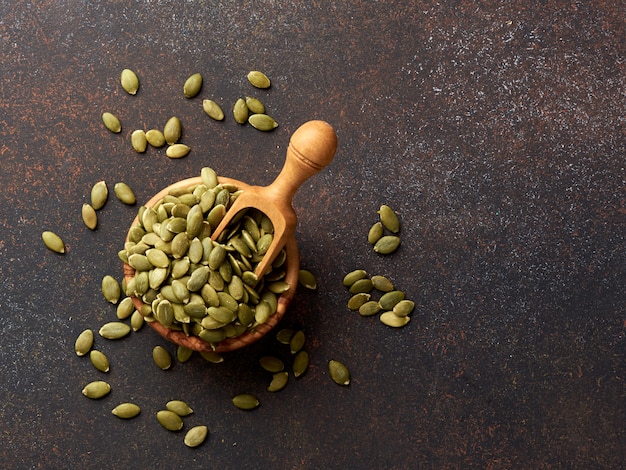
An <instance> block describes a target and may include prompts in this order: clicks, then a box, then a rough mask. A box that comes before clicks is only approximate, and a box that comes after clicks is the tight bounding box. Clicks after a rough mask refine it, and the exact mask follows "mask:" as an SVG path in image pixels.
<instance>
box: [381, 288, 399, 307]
mask: <svg viewBox="0 0 626 470" xmlns="http://www.w3.org/2000/svg"><path fill="white" fill-rule="evenodd" d="M401 300H404V292H402V291H400V290H394V291H391V292H387V293H386V294H383V295H382V296H381V297H380V299H378V304H379V305H380V308H381V309H383V310H391V309H393V307H394V306H395V305H396V304H397V303H398V302H400V301H401Z"/></svg>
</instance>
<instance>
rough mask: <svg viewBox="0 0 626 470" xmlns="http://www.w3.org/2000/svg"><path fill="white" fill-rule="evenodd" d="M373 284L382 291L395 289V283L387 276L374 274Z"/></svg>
mask: <svg viewBox="0 0 626 470" xmlns="http://www.w3.org/2000/svg"><path fill="white" fill-rule="evenodd" d="M372 284H373V285H374V289H376V290H378V291H380V292H391V291H392V290H393V283H392V282H391V281H390V280H389V279H387V278H386V277H385V276H372Z"/></svg>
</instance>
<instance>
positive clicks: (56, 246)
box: [41, 230, 65, 253]
mask: <svg viewBox="0 0 626 470" xmlns="http://www.w3.org/2000/svg"><path fill="white" fill-rule="evenodd" d="M41 239H42V240H43V243H44V245H46V247H47V248H48V249H49V250H52V251H54V252H55V253H65V243H63V240H62V239H61V237H59V236H58V235H57V234H56V233H54V232H51V231H49V230H46V231H45V232H43V233H42V234H41Z"/></svg>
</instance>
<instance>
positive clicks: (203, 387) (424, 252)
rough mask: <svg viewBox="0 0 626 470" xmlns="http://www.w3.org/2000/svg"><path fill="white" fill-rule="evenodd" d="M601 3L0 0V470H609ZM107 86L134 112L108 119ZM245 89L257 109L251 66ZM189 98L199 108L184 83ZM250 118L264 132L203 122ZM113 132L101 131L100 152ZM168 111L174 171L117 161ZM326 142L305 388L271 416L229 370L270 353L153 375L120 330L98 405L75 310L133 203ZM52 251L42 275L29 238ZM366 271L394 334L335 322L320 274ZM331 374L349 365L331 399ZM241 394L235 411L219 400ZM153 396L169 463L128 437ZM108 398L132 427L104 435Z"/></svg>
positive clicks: (329, 291)
mask: <svg viewBox="0 0 626 470" xmlns="http://www.w3.org/2000/svg"><path fill="white" fill-rule="evenodd" d="M620 4H621V2H614V1H586V2H576V1H548V2H546V1H544V2H539V1H537V2H533V1H528V0H522V1H514V2H513V1H512V2H508V1H507V2H470V1H450V2H434V1H419V2H412V1H395V2H375V1H372V2H366V1H356V0H350V1H341V2H322V1H307V2H304V1H303V2H281V1H263V2H250V1H246V2H220V1H209V0H206V1H195V2H174V1H171V2H170V1H165V0H154V1H128V0H124V1H122V0H120V1H111V2H99V1H91V0H82V1H81V0H48V1H35V2H18V1H9V0H0V168H1V174H0V188H1V189H0V226H1V227H2V229H1V230H2V232H1V236H0V277H1V280H2V284H1V286H0V289H1V290H0V314H1V319H2V320H1V328H0V332H1V340H0V379H1V381H0V432H1V441H2V445H1V446H0V461H1V462H2V466H3V467H5V468H6V467H7V466H8V468H16V469H22V468H94V469H96V468H98V469H101V468H121V467H122V466H124V467H126V466H128V465H131V466H132V467H133V468H146V469H147V468H279V469H292V468H305V469H317V468H394V469H405V468H406V469H408V468H437V469H439V468H468V467H470V466H471V467H473V468H498V469H500V468H585V469H588V468H619V467H623V466H624V463H625V453H626V451H625V450H624V449H625V448H626V446H625V445H624V444H625V437H624V423H625V422H626V416H625V403H626V394H625V385H624V377H625V376H626V370H625V367H624V350H625V346H624V344H625V342H624V335H625V330H626V317H625V314H624V311H625V307H626V295H625V293H624V292H625V291H624V278H625V277H626V276H625V275H626V272H625V271H626V270H625V265H626V257H625V254H624V226H625V224H624V222H625V220H624V218H625V212H626V211H625V207H624V205H625V194H624V187H625V186H624V179H625V178H624V177H625V170H624V165H625V152H626V144H625V122H624V118H625V115H626V106H625V98H626V96H625V89H626V78H625V77H626V75H625V72H626V70H625V68H626V66H625V59H626V58H625V52H626V46H625V40H626V39H625V38H626V35H625V27H624V26H625V23H624V21H625V17H624V12H623V5H620ZM126 67H130V68H132V69H133V70H135V71H136V72H137V74H138V75H139V77H140V80H141V88H140V91H139V93H138V94H137V96H135V97H130V96H128V95H126V94H125V93H124V92H123V91H122V90H121V88H120V86H119V82H118V80H119V73H120V71H121V70H122V69H123V68H126ZM252 69H260V70H263V71H265V72H266V73H267V74H268V75H269V76H270V78H271V79H272V81H273V85H272V87H271V89H269V90H268V91H257V90H254V89H252V88H251V87H250V86H249V84H248V83H247V82H246V79H245V76H246V73H247V72H248V71H249V70H252ZM195 72H200V73H202V74H203V76H204V87H203V89H202V93H201V94H200V96H199V97H197V98H195V99H193V100H186V99H185V98H184V97H183V95H182V83H183V82H184V80H185V79H186V78H187V76H188V75H190V74H191V73H195ZM248 94H251V95H254V96H257V97H259V98H260V99H261V100H263V101H264V103H265V104H266V106H267V107H268V112H269V113H270V114H272V115H273V116H274V117H275V118H276V119H277V120H278V122H279V123H280V127H279V128H278V129H277V130H276V131H275V132H273V133H271V134H263V133H260V132H258V131H256V130H254V129H252V128H250V127H249V126H247V127H241V126H238V125H237V124H236V123H235V122H234V120H233V119H232V117H231V116H230V114H229V113H227V114H228V116H227V119H226V120H225V122H223V123H215V122H213V121H211V120H210V119H208V118H207V117H206V116H205V115H204V114H203V112H202V107H201V101H202V99H203V98H213V99H215V100H216V101H218V102H220V103H222V104H223V106H224V108H225V109H227V110H228V109H229V108H230V106H231V105H232V103H234V101H235V99H236V98H237V97H239V96H245V95H248ZM105 110H107V111H111V112H114V113H116V114H117V115H118V116H119V117H120V119H121V120H122V123H123V126H124V128H123V131H122V133H121V135H113V134H111V133H109V132H108V131H106V129H104V127H103V126H102V123H101V121H100V115H101V113H102V112H103V111H105ZM171 115H177V116H178V117H179V118H180V119H181V121H182V122H183V126H184V134H183V138H182V141H183V142H185V143H187V144H188V145H189V146H190V147H191V148H192V151H191V153H190V155H189V156H188V157H186V158H185V159H182V160H176V161H172V160H169V159H167V157H165V155H164V150H163V149H161V150H155V149H150V150H149V151H148V152H147V153H146V154H143V155H138V154H136V153H135V152H134V151H133V150H132V149H131V147H130V144H129V136H130V133H131V132H132V130H133V129H135V128H138V127H143V128H145V129H149V128H151V127H161V126H162V125H163V124H164V122H165V121H166V120H167V118H169V117H170V116H171ZM314 118H315V119H324V120H327V121H329V122H330V123H331V124H332V125H333V126H334V127H335V129H336V131H337V134H338V137H339V143H340V144H339V149H338V152H337V155H336V158H335V161H334V162H333V163H332V165H331V166H330V167H328V168H327V169H326V170H325V171H324V172H323V173H322V174H320V175H318V176H317V177H315V178H313V179H311V180H309V181H308V182H307V183H305V185H304V186H303V188H302V189H301V190H300V192H299V193H298V194H297V196H296V198H295V200H294V205H295V207H296V211H297V212H298V214H299V217H300V224H299V228H298V242H299V246H300V250H301V255H302V266H303V267H305V268H307V269H309V270H311V271H313V272H314V273H315V274H316V275H317V277H318V281H319V289H318V291H317V292H309V291H303V292H299V293H298V295H297V297H296V299H295V301H294V303H293V304H292V307H291V309H290V311H289V313H288V315H287V317H286V318H285V320H284V321H283V323H282V325H286V326H296V327H304V328H305V331H306V334H307V344H306V349H307V350H308V351H309V353H310V355H311V366H310V369H309V371H308V372H307V374H306V375H305V376H304V377H302V378H301V379H299V380H293V378H292V379H291V381H290V384H289V385H288V387H287V388H286V389H285V390H283V391H282V392H280V393H278V394H270V393H268V392H266V391H265V387H266V386H267V384H268V383H269V378H268V375H267V374H266V373H265V372H264V371H262V370H260V367H259V366H258V364H257V363H256V361H257V359H258V357H259V356H260V355H261V354H264V353H266V352H268V351H270V352H276V353H278V354H284V350H283V349H280V348H277V347H276V343H275V341H274V340H273V338H266V339H265V340H263V341H262V342H260V343H257V344H255V345H254V346H253V347H251V348H250V349H249V350H247V351H242V352H237V353H233V354H231V355H229V356H228V357H227V360H226V361H225V363H223V364H221V365H212V364H208V363H206V362H204V361H203V360H202V359H201V358H200V357H194V358H193V359H192V360H191V361H189V362H188V363H185V364H175V366H174V367H173V369H172V370H170V371H167V372H161V371H160V370H158V369H157V368H156V367H155V366H154V364H153V363H152V359H151V357H150V351H151V349H152V347H153V346H155V345H156V344H162V345H164V346H166V347H167V348H169V349H170V351H174V348H173V347H172V346H171V345H169V344H167V343H166V342H164V341H163V340H161V339H160V338H159V337H157V336H156V335H155V334H154V332H153V331H151V330H150V329H148V328H146V329H144V330H141V331H140V332H139V333H137V334H134V335H132V336H131V337H129V338H127V339H125V340H123V341H120V342H107V341H104V340H102V339H99V338H97V347H98V348H99V349H101V350H102V351H104V352H105V353H106V354H107V355H108V356H109V357H110V359H111V362H112V370H111V372H110V373H109V374H108V376H106V377H105V378H106V379H107V380H109V382H110V383H111V384H112V386H113V392H112V393H111V394H110V395H109V396H108V397H107V398H105V399H103V400H100V401H92V400H88V399H86V398H85V397H83V396H82V395H81V393H80V391H81V389H82V387H83V386H84V384H85V383H86V382H88V381H91V380H95V379H98V378H102V377H104V374H101V373H98V372H97V371H95V370H93V368H92V367H91V365H90V364H89V362H88V359H84V358H77V357H76V356H75V354H74V352H73V343H74V340H75V338H76V336H77V335H78V333H79V332H80V331H82V330H83V329H84V328H92V329H94V330H97V329H98V328H99V326H100V325H101V324H102V323H104V322H105V321H110V320H112V319H114V318H115V309H114V307H112V306H111V305H110V304H106V302H104V300H103V299H102V296H101V294H100V280H101V279H102V277H103V276H104V275H105V274H114V275H116V276H118V277H119V278H120V279H121V265H120V262H119V261H118V259H117V256H116V253H117V251H118V250H119V249H120V248H121V247H122V243H123V238H124V234H125V231H126V229H127V227H128V225H129V223H130V221H131V220H132V218H133V217H134V214H135V212H136V207H135V208H129V207H124V206H123V205H122V204H121V203H120V202H119V201H117V200H116V199H115V198H113V197H111V198H110V199H109V202H108V204H107V205H106V207H105V208H104V209H103V210H102V211H101V212H100V214H99V215H100V227H99V228H98V230H97V231H95V232H91V231H89V230H87V229H86V228H85V227H84V226H83V225H82V222H81V219H80V207H81V205H82V203H83V202H84V201H86V200H87V198H88V194H89V190H90V188H91V186H92V185H93V184H94V183H95V182H96V181H98V180H101V179H105V180H106V181H107V182H108V183H109V188H110V189H112V187H113V185H114V183H115V182H117V181H125V182H126V183H128V184H129V185H130V186H131V187H133V188H134V189H135V192H136V193H137V196H138V199H139V201H140V203H141V202H142V201H146V200H147V199H149V197H150V196H151V195H152V194H154V193H155V192H157V191H158V190H159V189H161V188H162V187H164V186H167V185H168V184H170V183H172V182H174V181H176V180H178V179H182V178H186V177H190V176H195V175H197V174H198V173H199V171H200V169H201V168H202V167H203V166H207V165H208V166H212V167H214V168H215V169H216V170H217V171H218V172H219V173H220V174H222V175H225V176H231V177H234V178H238V179H241V180H244V181H247V182H249V183H255V184H267V183H269V182H271V180H272V179H273V178H274V176H275V175H276V174H277V173H278V171H279V169H280V167H281V165H282V162H283V158H284V152H285V148H286V145H287V142H288V138H289V135H290V134H291V133H292V132H293V131H294V130H295V129H296V128H297V127H298V126H299V125H300V124H301V123H303V122H305V121H307V120H309V119H314ZM383 203H385V204H389V205H390V206H391V207H393V208H394V209H395V210H396V211H397V212H398V213H399V215H400V217H401V221H402V232H401V236H402V246H401V247H400V249H399V250H398V251H397V252H396V253H395V254H393V255H392V256H389V257H381V256H377V255H375V254H374V253H373V252H372V251H371V249H370V247H369V246H368V245H367V241H366V234H367V230H368V229H369V226H370V225H371V224H372V223H374V222H375V221H376V218H377V215H376V210H377V209H378V207H379V206H380V204H383ZM46 229H49V230H54V231H56V232H57V233H59V234H60V235H61V236H62V237H63V238H64V239H65V241H66V242H67V245H68V247H69V252H68V253H67V254H66V255H64V256H59V255H55V254H54V253H51V252H49V251H47V250H46V249H45V248H44V247H43V245H42V243H41V239H40V234H41V232H42V231H43V230H46ZM356 268H364V269H366V270H367V271H368V272H370V273H371V274H385V275H388V276H389V277H390V278H391V279H392V280H393V281H394V282H395V284H396V286H397V287H399V288H401V289H403V290H405V291H406V293H407V297H409V298H411V299H413V300H414V301H415V302H416V310H415V312H414V313H413V315H412V321H411V323H410V324H409V325H408V326H407V327H406V328H404V329H402V330H391V329H389V328H386V327H384V326H383V325H381V324H380V323H379V322H378V320H376V318H361V317H359V316H358V314H355V313H353V312H349V311H348V310H347V308H346V302H347V300H348V297H349V295H348V294H347V292H346V291H345V289H344V288H343V286H342V285H341V279H342V278H343V276H344V274H345V273H347V272H348V271H351V270H353V269H356ZM329 359H338V360H341V361H342V362H344V363H345V364H346V365H348V367H349V368H350V370H351V372H352V376H353V382H352V384H351V385H350V386H349V387H345V388H342V387H339V386H337V385H335V384H334V383H332V382H331V380H330V378H329V377H328V374H327V371H326V363H327V361H328V360H329ZM243 391H247V392H251V393H255V394H257V395H258V396H259V398H260V400H261V402H262V405H261V406H260V407H259V408H258V409H256V410H254V411H253V412H249V413H245V412H241V411H239V410H237V409H235V408H234V407H233V406H232V405H231V404H230V399H231V397H232V396H233V395H234V394H236V393H240V392H243ZM173 398H180V399H184V400H186V401H188V402H189V403H190V404H191V405H192V407H193V408H194V410H195V413H194V414H193V415H192V416H190V417H189V418H186V420H185V423H186V426H187V427H190V426H192V425H195V424H206V425H208V426H209V428H210V431H211V436H210V439H209V441H208V442H207V443H206V444H205V445H204V446H202V447H201V448H199V449H195V450H191V449H188V448H186V447H185V446H184V445H183V442H182V438H183V436H182V434H178V435H175V434H172V433H169V432H168V431H165V430H164V429H162V428H161V427H160V426H159V425H158V423H157V422H156V419H155V417H154V414H155V413H156V411H157V410H159V409H161V408H162V407H163V406H164V404H165V402H166V401H168V400H170V399H173ZM121 401H135V402H136V403H138V404H140V405H141V406H142V408H143V412H142V414H141V415H140V416H139V417H138V418H136V419H134V420H132V421H129V422H123V421H121V420H118V419H117V418H115V417H113V416H112V415H111V414H110V409H111V408H113V407H114V406H115V405H116V404H117V403H119V402H121Z"/></svg>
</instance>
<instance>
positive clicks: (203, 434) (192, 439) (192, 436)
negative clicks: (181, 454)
mask: <svg viewBox="0 0 626 470" xmlns="http://www.w3.org/2000/svg"><path fill="white" fill-rule="evenodd" d="M208 435H209V428H208V427H206V426H194V427H193V428H191V429H190V430H189V431H187V434H185V439H184V442H185V445H186V446H187V447H198V446H199V445H200V444H202V443H203V442H204V441H205V440H206V438H207V436H208Z"/></svg>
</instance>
